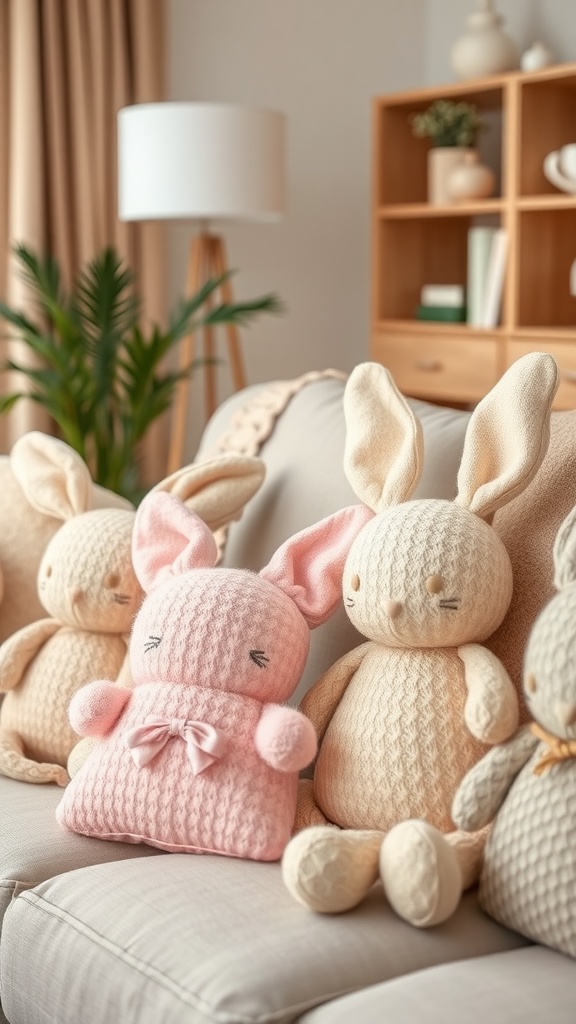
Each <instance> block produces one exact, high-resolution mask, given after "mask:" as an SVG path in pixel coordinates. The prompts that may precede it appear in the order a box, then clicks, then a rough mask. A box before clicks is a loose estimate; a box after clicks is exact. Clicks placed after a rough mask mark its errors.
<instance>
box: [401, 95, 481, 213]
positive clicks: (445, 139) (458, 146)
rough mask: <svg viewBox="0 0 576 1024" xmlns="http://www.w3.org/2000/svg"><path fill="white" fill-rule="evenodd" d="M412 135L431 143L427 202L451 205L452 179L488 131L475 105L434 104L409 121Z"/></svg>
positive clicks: (445, 101)
mask: <svg viewBox="0 0 576 1024" xmlns="http://www.w3.org/2000/svg"><path fill="white" fill-rule="evenodd" d="M410 121H411V124H412V132H413V134H414V135H415V136H416V137H417V138H427V139H430V141H431V143H432V146H431V149H430V151H429V154H428V200H429V202H431V203H435V204H443V203H451V202H452V196H451V194H450V190H449V185H448V181H449V177H450V175H451V173H452V172H453V170H454V169H455V168H456V167H458V166H459V165H460V164H461V163H462V162H463V160H464V158H465V156H466V155H467V154H470V153H471V152H475V151H474V148H473V147H474V146H475V143H476V140H477V138H478V135H479V134H480V132H481V131H484V130H485V129H486V122H485V120H484V118H483V117H482V115H481V114H480V113H479V111H478V108H477V107H476V106H475V105H474V104H473V103H466V102H465V101H463V100H462V101H458V102H456V101H454V100H444V99H439V100H435V101H434V103H432V104H431V106H429V107H428V108H427V110H423V111H420V112H419V113H417V114H413V115H412V117H411V118H410Z"/></svg>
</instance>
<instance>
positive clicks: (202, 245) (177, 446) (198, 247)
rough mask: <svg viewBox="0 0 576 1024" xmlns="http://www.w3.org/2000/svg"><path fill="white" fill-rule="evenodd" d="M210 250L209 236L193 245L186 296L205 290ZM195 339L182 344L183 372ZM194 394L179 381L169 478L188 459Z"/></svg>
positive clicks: (201, 236)
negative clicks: (186, 449) (189, 414)
mask: <svg viewBox="0 0 576 1024" xmlns="http://www.w3.org/2000/svg"><path fill="white" fill-rule="evenodd" d="M208 249H209V239H208V236H207V235H205V234H199V235H198V236H197V237H196V238H194V239H193V241H192V243H191V245H190V255H189V258H188V273H187V277H186V295H188V296H189V295H194V294H195V292H197V291H198V289H199V288H201V287H202V273H203V268H204V266H205V264H206V260H207V253H208ZM194 347H195V338H194V334H188V335H186V337H185V338H183V339H182V342H181V344H180V365H179V369H180V370H183V369H185V368H186V367H187V366H189V365H190V363H191V362H192V360H193V359H194ZM189 392H190V378H189V377H185V378H183V379H182V380H180V381H178V384H177V385H176V391H175V395H174V406H173V410H172V422H171V424H170V447H169V451H168V475H169V474H170V473H174V472H175V471H176V470H177V469H180V467H181V466H182V462H183V459H184V446H185V442H186V420H187V415H186V413H187V409H188V396H189Z"/></svg>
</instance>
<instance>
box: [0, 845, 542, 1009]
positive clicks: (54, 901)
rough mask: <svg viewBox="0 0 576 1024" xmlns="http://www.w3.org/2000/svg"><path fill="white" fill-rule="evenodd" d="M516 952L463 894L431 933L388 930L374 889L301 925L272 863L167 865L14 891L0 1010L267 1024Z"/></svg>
mask: <svg viewBox="0 0 576 1024" xmlns="http://www.w3.org/2000/svg"><path fill="white" fill-rule="evenodd" d="M525 941H526V940H524V939H522V938H521V937H520V936H518V935H515V934H514V933H512V932H510V931H507V930H506V929H504V928H502V927H500V926H499V925H497V924H496V923H495V922H493V921H491V920H490V919H489V918H488V917H487V916H486V915H484V914H483V913H482V912H481V911H480V910H479V909H478V908H477V906H476V899H475V895H474V894H468V895H467V897H466V898H465V899H464V901H463V902H462V904H461V906H460V907H459V909H458V912H457V913H456V914H455V915H454V917H453V918H452V919H451V920H450V921H449V922H447V923H446V924H444V925H442V926H440V927H438V928H436V929H434V932H433V933H432V932H430V931H420V930H417V929H414V928H412V927H410V925H407V924H406V923H404V922H402V921H401V920H400V919H399V918H397V917H396V916H395V915H394V914H393V913H392V911H391V910H390V909H389V908H388V906H387V905H386V903H385V900H384V896H383V893H382V889H381V887H379V886H375V887H374V889H373V890H372V891H371V893H370V895H369V897H368V898H367V900H366V902H365V903H364V904H363V905H362V907H360V908H358V909H357V910H355V911H353V912H351V913H349V914H346V915H341V916H330V917H329V916H323V915H314V914H311V913H310V912H309V911H307V910H305V909H304V908H303V907H300V906H299V905H298V904H296V903H295V902H294V901H293V900H292V898H291V897H290V896H289V894H288V893H287V892H286V890H285V888H284V886H283V883H282V879H281V873H280V868H279V866H278V865H277V864H265V863H255V862H252V861H242V860H237V859H230V858H223V857H217V856H210V855H204V856H195V855H193V854H172V855H166V856H164V857H162V858H161V859H158V858H155V859H151V858H148V859H141V860H132V861H123V862H120V863H116V864H99V865H95V866H93V867H90V868H85V869H83V870H82V871H75V872H69V873H67V874H63V875H60V876H59V877H57V878H53V879H51V880H49V881H46V882H43V883H42V884H41V885H39V886H37V887H35V888H34V889H33V890H29V891H27V892H23V893H21V895H20V896H18V898H17V899H16V900H14V901H13V903H12V905H11V907H10V909H9V910H8V911H7V913H6V916H5V919H4V933H3V936H2V946H3V953H2V958H1V991H2V1003H3V1006H4V1010H5V1013H6V1015H7V1017H8V1018H9V1020H12V1021H14V1022H15V1024H16V1022H20V1021H26V1024H46V1022H47V1021H53V1022H55V1024H56V1022H57V1024H78V1022H79V1021H82V1024H109V1022H110V1021H121V1022H122V1024H136V1022H137V1024H158V1021H162V1022H163V1024H200V1022H201V1024H206V1022H208V1021H211V1022H215V1021H216V1022H223V1024H232V1022H234V1024H242V1022H250V1024H256V1022H257V1024H265V1022H268V1021H270V1022H272V1021H274V1022H275V1024H281V1022H287V1021H295V1020H298V1018H299V1017H300V1015H301V1014H302V1013H303V1012H305V1011H306V1010H307V1009H309V1008H310V1007H312V1006H315V1005H316V1004H318V1003H323V1002H325V1001H326V1000H328V999H333V998H335V997H336V996H338V995H341V994H343V993H346V992H350V991H355V990H357V989H359V988H362V987H364V986H366V985H373V984H375V983H377V982H380V981H383V980H385V979H387V978H392V977H395V976H397V975H401V974H403V973H405V972H407V971H414V970H418V969H420V968H424V967H428V966H430V965H432V964H440V963H443V962H446V961H453V960H461V959H463V958H466V957H471V956H481V955H484V954H487V953H490V952H498V951H500V950H506V949H512V948H517V947H519V946H522V945H524V944H525ZM31 947H33V948H34V969H33V971H31V970H30V958H29V950H30V948H31Z"/></svg>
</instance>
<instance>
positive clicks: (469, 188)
mask: <svg viewBox="0 0 576 1024" xmlns="http://www.w3.org/2000/svg"><path fill="white" fill-rule="evenodd" d="M495 183H496V177H495V174H494V172H493V171H492V170H491V168H490V167H486V166H485V164H481V163H480V155H479V153H478V150H477V149H469V150H468V151H467V152H466V153H465V154H464V156H463V158H462V161H461V163H459V164H457V165H456V167H454V168H453V169H452V170H451V171H450V174H449V176H448V193H449V196H450V200H451V201H452V202H456V203H458V202H462V201H463V200H466V199H486V198H487V196H491V195H492V193H493V192H494V185H495Z"/></svg>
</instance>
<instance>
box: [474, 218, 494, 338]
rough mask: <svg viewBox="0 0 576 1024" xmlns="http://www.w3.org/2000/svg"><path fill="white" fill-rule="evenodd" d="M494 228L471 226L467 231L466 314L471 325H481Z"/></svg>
mask: <svg viewBox="0 0 576 1024" xmlns="http://www.w3.org/2000/svg"><path fill="white" fill-rule="evenodd" d="M496 230H497V229H496V228H489V227H484V226H482V227H480V226H478V227H473V228H470V229H469V231H468V272H467V280H468V287H467V296H468V299H467V314H466V320H467V322H468V323H469V324H470V326H471V327H482V326H483V321H484V298H485V295H486V277H487V273H488V264H489V262H490V250H491V248H492V241H493V238H494V235H495V234H496Z"/></svg>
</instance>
